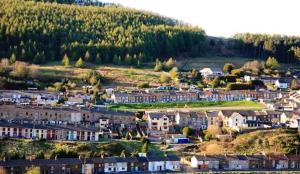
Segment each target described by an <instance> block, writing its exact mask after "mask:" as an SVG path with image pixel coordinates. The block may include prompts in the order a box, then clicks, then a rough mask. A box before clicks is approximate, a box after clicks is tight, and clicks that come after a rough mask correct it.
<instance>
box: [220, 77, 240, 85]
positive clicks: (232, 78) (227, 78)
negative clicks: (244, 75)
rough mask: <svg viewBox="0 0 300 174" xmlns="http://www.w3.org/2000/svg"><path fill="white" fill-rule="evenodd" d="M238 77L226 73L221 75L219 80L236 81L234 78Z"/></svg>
mask: <svg viewBox="0 0 300 174" xmlns="http://www.w3.org/2000/svg"><path fill="white" fill-rule="evenodd" d="M237 78H238V77H237V76H235V75H226V76H223V77H221V80H223V81H225V82H226V83H232V82H236V79H237Z"/></svg>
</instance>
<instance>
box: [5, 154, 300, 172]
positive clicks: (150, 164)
mask: <svg viewBox="0 0 300 174" xmlns="http://www.w3.org/2000/svg"><path fill="white" fill-rule="evenodd" d="M187 158H188V159H187ZM183 165H184V166H189V168H188V169H185V168H183ZM32 166H34V167H37V168H38V170H40V173H55V174H64V173H78V174H80V173H82V174H100V173H147V172H148V173H151V172H156V173H162V172H179V171H181V172H183V171H184V172H205V171H221V172H222V171H223V172H224V171H287V170H290V171H298V170H300V155H278V154H269V155H202V156H201V155H197V156H192V157H182V158H181V159H180V158H179V157H177V156H175V155H165V156H153V155H152V156H147V155H146V154H142V153H141V154H139V155H138V156H136V157H94V158H84V159H81V158H80V157H79V158H59V159H57V158H55V159H27V160H26V159H19V160H2V161H0V173H3V174H17V173H25V172H26V171H27V170H28V169H30V168H31V167H32Z"/></svg>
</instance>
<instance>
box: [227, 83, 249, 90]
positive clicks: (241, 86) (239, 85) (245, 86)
mask: <svg viewBox="0 0 300 174" xmlns="http://www.w3.org/2000/svg"><path fill="white" fill-rule="evenodd" d="M226 88H227V90H253V89H254V86H253V85H251V84H248V83H229V84H228V85H227V87H226Z"/></svg>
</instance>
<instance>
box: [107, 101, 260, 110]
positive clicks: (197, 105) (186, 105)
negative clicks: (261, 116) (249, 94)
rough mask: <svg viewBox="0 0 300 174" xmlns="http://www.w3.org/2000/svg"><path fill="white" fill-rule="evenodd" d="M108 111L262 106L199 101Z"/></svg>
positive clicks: (117, 106) (119, 106) (120, 106)
mask: <svg viewBox="0 0 300 174" xmlns="http://www.w3.org/2000/svg"><path fill="white" fill-rule="evenodd" d="M108 107H109V108H110V109H117V110H132V109H133V110H138V109H166V108H202V107H205V108H209V107H224V108H226V107H249V108H257V109H261V108H263V106H262V105H261V104H259V103H257V102H254V101H200V102H186V103H183V102H182V103H141V104H111V105H109V106H108Z"/></svg>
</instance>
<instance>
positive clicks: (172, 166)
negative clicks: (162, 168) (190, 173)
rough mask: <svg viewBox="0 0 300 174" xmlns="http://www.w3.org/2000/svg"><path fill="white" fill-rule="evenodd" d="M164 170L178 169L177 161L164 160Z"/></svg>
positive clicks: (178, 163)
mask: <svg viewBox="0 0 300 174" xmlns="http://www.w3.org/2000/svg"><path fill="white" fill-rule="evenodd" d="M166 170H171V171H180V162H179V161H166Z"/></svg>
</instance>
